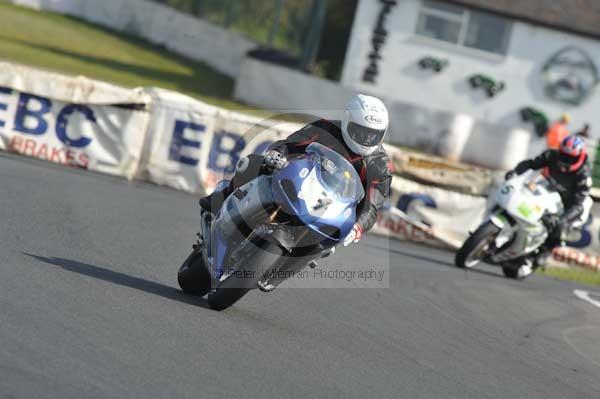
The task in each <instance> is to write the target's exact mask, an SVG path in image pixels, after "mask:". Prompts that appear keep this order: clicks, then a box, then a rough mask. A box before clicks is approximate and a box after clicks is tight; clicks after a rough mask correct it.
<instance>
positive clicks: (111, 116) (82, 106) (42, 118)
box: [0, 64, 149, 179]
mask: <svg viewBox="0 0 600 399" xmlns="http://www.w3.org/2000/svg"><path fill="white" fill-rule="evenodd" d="M147 101H148V97H147V96H146V95H145V94H143V93H142V92H141V91H140V90H125V89H121V88H118V87H115V86H111V85H108V84H105V83H101V82H94V81H91V80H88V79H84V78H67V77H64V76H59V75H56V74H49V73H46V72H40V71H37V70H35V69H31V68H26V67H20V66H19V67H17V66H9V65H7V64H2V65H0V149H1V150H4V151H10V152H15V153H19V154H22V155H26V156H30V157H34V158H39V159H44V160H47V161H50V162H54V163H59V164H64V165H69V166H75V167H80V168H84V169H89V170H94V171H98V172H103V173H108V174H112V175H119V176H123V177H126V178H129V179H131V178H133V177H134V175H135V174H136V173H137V168H138V166H139V160H140V156H141V149H142V146H143V143H144V140H145V133H146V129H147V124H148V116H149V115H148V112H147V111H146V110H145V108H146V107H147V105H148V103H147ZM125 104H127V105H125ZM138 108H140V109H138Z"/></svg>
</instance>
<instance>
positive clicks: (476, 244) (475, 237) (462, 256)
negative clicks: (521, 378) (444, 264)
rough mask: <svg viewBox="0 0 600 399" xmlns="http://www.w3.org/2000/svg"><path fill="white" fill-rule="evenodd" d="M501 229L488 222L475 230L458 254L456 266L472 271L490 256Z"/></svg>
mask: <svg viewBox="0 0 600 399" xmlns="http://www.w3.org/2000/svg"><path fill="white" fill-rule="evenodd" d="M499 232H500V229H499V228H498V227H497V226H496V225H494V224H493V223H492V222H490V221H487V222H485V223H483V224H482V225H481V226H479V227H478V228H477V230H475V232H474V233H473V234H471V236H470V237H469V238H467V240H466V241H465V242H464V243H463V245H462V247H460V249H459V250H458V251H457V252H456V256H455V258H454V264H455V265H456V266H457V267H459V268H461V269H470V268H472V267H474V266H475V265H477V264H478V263H479V262H481V260H482V259H484V258H485V257H486V256H487V255H488V249H489V247H490V244H492V242H493V241H494V240H495V239H496V236H497V235H498V233H499Z"/></svg>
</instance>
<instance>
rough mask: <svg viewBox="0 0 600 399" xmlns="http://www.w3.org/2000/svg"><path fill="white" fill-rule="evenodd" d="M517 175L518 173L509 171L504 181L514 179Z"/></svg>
mask: <svg viewBox="0 0 600 399" xmlns="http://www.w3.org/2000/svg"><path fill="white" fill-rule="evenodd" d="M516 175H517V172H515V171H514V170H509V171H508V172H506V174H505V175H504V180H510V179H512V178H513V177H515V176H516Z"/></svg>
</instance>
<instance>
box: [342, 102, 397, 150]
mask: <svg viewBox="0 0 600 399" xmlns="http://www.w3.org/2000/svg"><path fill="white" fill-rule="evenodd" d="M388 125H389V117H388V112H387V109H386V108H385V105H384V104H383V102H382V101H381V100H380V99H378V98H375V97H371V96H365V95H364V94H357V95H355V96H354V97H352V99H351V100H350V102H349V103H348V106H346V111H345V112H344V118H343V119H342V136H343V137H344V141H345V142H346V145H347V146H348V147H350V149H351V150H352V151H353V152H354V153H356V154H360V155H363V156H367V155H371V154H372V153H374V152H375V151H376V150H377V148H378V147H379V145H380V144H381V142H382V141H383V138H384V137H385V133H386V131H387V129H388Z"/></svg>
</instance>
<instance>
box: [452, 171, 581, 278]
mask: <svg viewBox="0 0 600 399" xmlns="http://www.w3.org/2000/svg"><path fill="white" fill-rule="evenodd" d="M493 198H494V200H493V201H491V202H490V204H489V207H488V212H487V217H486V218H485V219H484V221H483V223H482V224H481V225H480V226H479V227H478V228H477V230H475V231H474V232H473V233H472V234H471V236H470V237H469V238H468V239H467V240H466V241H465V242H464V243H463V245H462V247H461V248H460V249H459V250H458V252H457V253H456V258H455V264H456V266H458V267H460V268H467V269H469V268H472V267H474V266H475V265H477V264H478V263H480V262H486V263H489V264H492V265H498V266H501V267H502V270H503V272H504V275H505V276H506V277H508V278H512V279H523V278H525V277H527V276H529V275H530V274H531V273H533V259H534V258H535V256H536V255H537V254H538V253H539V248H540V246H541V245H542V244H543V243H544V242H545V241H546V238H547V237H548V231H547V229H546V226H545V225H544V223H543V221H542V219H543V217H544V215H546V214H554V215H557V216H560V215H561V214H562V213H563V212H564V207H563V203H562V200H561V198H560V195H559V193H558V192H557V190H556V189H555V188H554V183H553V182H552V181H551V180H549V179H546V178H545V177H544V176H543V175H542V174H541V173H540V172H538V171H533V170H530V171H527V172H525V173H523V174H521V175H517V176H514V177H513V178H511V179H509V180H507V181H505V182H504V183H503V184H502V185H501V187H500V189H499V190H498V192H497V193H496V195H495V197H493ZM586 208H587V207H586ZM586 211H587V212H584V215H582V217H581V219H582V220H583V221H585V220H586V219H587V217H588V216H589V210H588V209H586ZM585 213H587V214H585Z"/></svg>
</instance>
